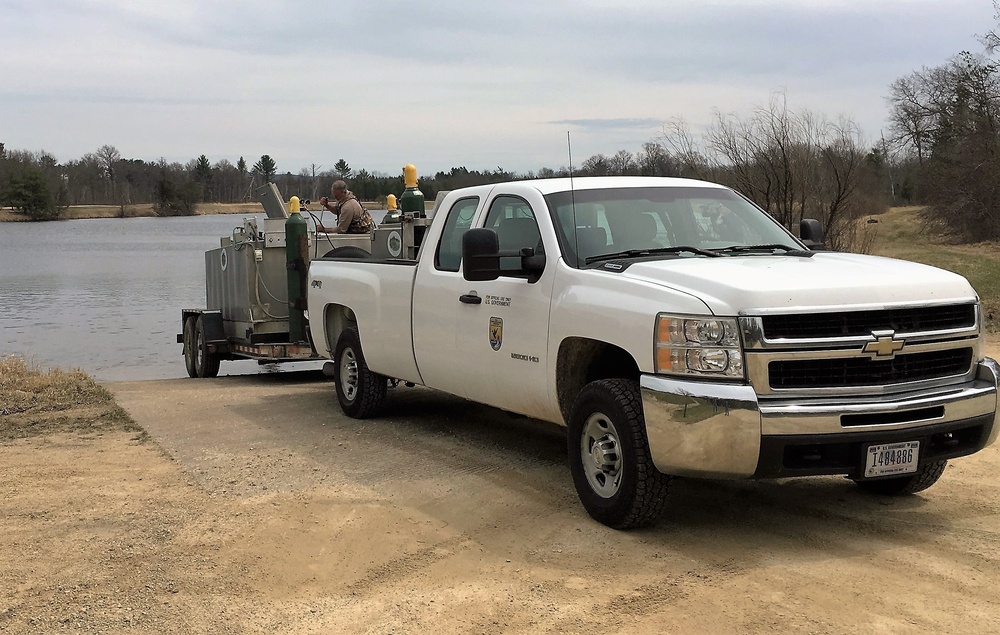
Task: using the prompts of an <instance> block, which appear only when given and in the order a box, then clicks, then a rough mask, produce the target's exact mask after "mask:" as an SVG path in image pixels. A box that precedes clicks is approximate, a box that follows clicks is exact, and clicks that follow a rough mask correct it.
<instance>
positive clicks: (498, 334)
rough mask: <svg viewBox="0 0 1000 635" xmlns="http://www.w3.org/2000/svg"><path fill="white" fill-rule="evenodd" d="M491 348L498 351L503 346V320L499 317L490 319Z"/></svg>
mask: <svg viewBox="0 0 1000 635" xmlns="http://www.w3.org/2000/svg"><path fill="white" fill-rule="evenodd" d="M490 346H491V347H492V348H493V350H495V351H498V350H500V347H501V346H503V319H502V318H498V317H491V318H490Z"/></svg>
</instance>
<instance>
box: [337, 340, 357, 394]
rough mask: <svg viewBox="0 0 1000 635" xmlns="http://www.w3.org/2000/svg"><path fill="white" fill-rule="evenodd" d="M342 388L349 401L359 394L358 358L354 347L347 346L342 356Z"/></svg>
mask: <svg viewBox="0 0 1000 635" xmlns="http://www.w3.org/2000/svg"><path fill="white" fill-rule="evenodd" d="M340 390H341V391H342V392H343V393H344V398H345V399H346V400H347V401H354V398H355V397H356V396H357V394H358V360H357V358H356V357H355V356H354V349H353V348H346V349H344V352H343V353H342V354H341V356H340Z"/></svg>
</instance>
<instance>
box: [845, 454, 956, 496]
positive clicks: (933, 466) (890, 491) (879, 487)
mask: <svg viewBox="0 0 1000 635" xmlns="http://www.w3.org/2000/svg"><path fill="white" fill-rule="evenodd" d="M946 467H948V461H928V462H926V463H921V464H920V467H918V468H917V471H916V472H914V473H913V474H909V475H907V476H896V477H893V478H881V479H876V480H871V481H855V483H857V484H858V487H860V488H861V489H863V490H864V491H866V492H870V493H872V494H878V495H880V496H902V495H904V494H916V493H917V492H922V491H924V490H925V489H927V488H928V487H930V486H931V485H933V484H934V483H937V482H938V479H940V478H941V475H942V474H944V468H946Z"/></svg>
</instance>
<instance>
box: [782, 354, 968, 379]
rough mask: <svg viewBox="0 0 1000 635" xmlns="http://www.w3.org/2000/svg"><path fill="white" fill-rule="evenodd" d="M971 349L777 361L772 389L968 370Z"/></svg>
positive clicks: (934, 376) (939, 375)
mask: <svg viewBox="0 0 1000 635" xmlns="http://www.w3.org/2000/svg"><path fill="white" fill-rule="evenodd" d="M971 365H972V349H971V348H955V349H948V350H938V351H928V352H924V353H912V354H908V355H897V356H896V357H895V358H893V359H888V360H875V359H870V358H868V357H845V358H835V359H829V358H817V359H803V360H777V361H773V362H771V363H770V364H768V377H769V379H770V386H771V388H772V389H795V388H842V387H850V386H884V385H890V384H900V383H905V382H911V381H920V380H924V379H937V378H942V377H952V376H956V375H962V374H964V373H967V372H969V369H970V368H971Z"/></svg>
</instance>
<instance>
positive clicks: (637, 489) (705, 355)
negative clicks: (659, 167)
mask: <svg viewBox="0 0 1000 635" xmlns="http://www.w3.org/2000/svg"><path fill="white" fill-rule="evenodd" d="M408 220H409V219H406V218H404V219H402V221H401V228H402V231H401V232H400V233H396V234H395V237H396V238H395V240H396V242H395V243H393V246H395V252H396V253H400V251H401V250H400V249H399V242H398V239H399V236H400V234H402V235H414V232H413V231H409V232H407V231H405V229H406V228H405V225H406V223H407V222H408ZM422 220H426V219H422ZM426 222H427V226H426V227H423V228H421V229H422V231H420V232H416V234H418V235H419V236H418V237H419V245H416V246H414V249H413V250H412V253H415V254H416V257H415V258H407V257H406V255H405V254H403V257H400V258H391V257H390V258H383V259H373V258H367V259H363V258H356V257H355V258H336V257H329V258H322V259H318V260H314V261H313V262H312V263H311V266H310V270H309V297H308V313H309V324H310V326H309V328H310V332H311V337H312V341H313V343H314V345H315V347H316V349H317V351H318V352H319V353H320V354H325V355H326V356H328V357H329V358H330V359H331V360H332V364H328V366H332V368H331V369H330V372H331V374H333V376H334V383H335V385H336V391H337V397H338V400H339V402H340V405H341V407H342V408H343V410H344V412H346V413H347V414H348V415H350V416H353V417H359V418H360V417H369V416H374V415H375V414H377V412H378V410H379V408H380V406H381V405H382V403H383V400H384V399H385V398H386V394H387V384H388V383H390V379H391V380H394V381H392V382H391V383H392V384H393V385H396V384H397V383H399V382H405V383H413V384H422V385H425V386H429V387H431V388H435V389H438V390H442V391H446V392H448V393H452V394H455V395H459V396H462V397H465V398H468V399H471V400H473V401H476V402H480V403H484V404H489V405H491V406H495V407H497V408H502V409H504V410H507V411H513V412H516V413H520V414H523V415H527V416H529V417H534V418H537V419H541V420H546V421H553V422H557V423H559V424H563V425H565V426H567V427H568V435H567V438H568V451H569V464H570V468H571V471H572V474H573V480H574V482H575V485H576V489H577V492H578V493H579V496H580V499H581V501H582V503H583V506H584V507H585V508H586V510H587V511H588V513H589V514H590V515H591V516H593V517H594V518H595V519H596V520H598V521H600V522H602V523H604V524H606V525H609V526H611V527H615V528H627V527H634V526H640V525H644V524H648V523H650V522H652V521H653V520H655V519H656V517H657V515H658V514H659V513H660V511H661V509H662V508H663V504H664V497H665V495H666V493H667V489H668V486H669V483H670V480H671V478H672V477H674V476H696V477H708V478H738V479H747V478H773V477H794V476H810V475H845V476H846V477H847V478H850V479H853V480H854V481H856V482H857V484H858V485H859V486H861V487H862V488H863V489H866V490H869V491H871V492H875V493H879V494H886V495H892V494H906V493H912V492H917V491H920V490H923V489H926V488H927V487H929V486H930V485H932V484H933V483H934V482H936V481H937V480H938V478H939V477H940V476H941V474H942V472H943V471H944V468H945V465H946V463H947V461H948V460H949V459H952V458H955V457H959V456H964V455H968V454H972V453H974V452H976V451H978V450H980V449H982V448H984V447H986V446H987V445H989V444H991V443H993V442H994V441H996V438H997V435H998V432H1000V426H998V425H997V423H996V411H997V383H998V377H1000V367H998V365H997V363H996V362H995V361H994V360H992V359H990V358H988V357H985V356H984V352H983V346H984V339H983V324H982V316H981V313H980V308H979V302H978V297H977V295H976V292H975V290H974V289H973V288H972V287H971V286H970V285H969V283H968V282H967V281H966V280H965V279H964V278H962V277H961V276H958V275H956V274H954V273H950V272H947V271H943V270H940V269H935V268H932V267H928V266H924V265H919V264H915V263H911V262H904V261H899V260H892V259H888V258H880V257H873V256H864V255H856V254H847V253H833V252H826V251H821V250H812V249H810V248H809V246H816V245H817V244H819V243H821V242H822V231H821V230H820V229H819V225H818V223H816V222H815V221H804V222H803V228H802V232H801V233H802V234H803V239H802V240H801V241H800V240H799V239H797V238H796V237H795V236H793V235H792V234H791V233H789V232H788V231H787V230H786V229H785V228H784V227H782V226H781V225H780V224H778V223H777V222H775V221H774V220H773V219H772V218H771V217H770V216H769V215H768V214H766V213H765V212H764V211H762V210H761V209H759V208H758V207H756V206H755V205H753V204H752V203H751V202H749V201H748V200H747V199H745V198H744V197H742V196H741V195H739V194H737V193H736V192H734V191H732V190H730V189H728V188H725V187H722V186H719V185H715V184H712V183H705V182H700V181H692V180H685V179H660V178H640V177H634V178H633V177H611V178H578V179H573V180H571V179H552V180H536V181H521V182H513V183H503V184H495V185H484V186H480V187H471V188H466V189H461V190H456V191H453V192H451V193H449V194H448V195H447V196H446V197H445V198H444V199H443V200H442V201H441V203H440V205H438V208H437V211H436V213H435V214H434V217H433V219H432V220H430V221H426ZM390 233H391V232H390ZM349 255H351V256H357V255H359V254H349Z"/></svg>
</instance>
